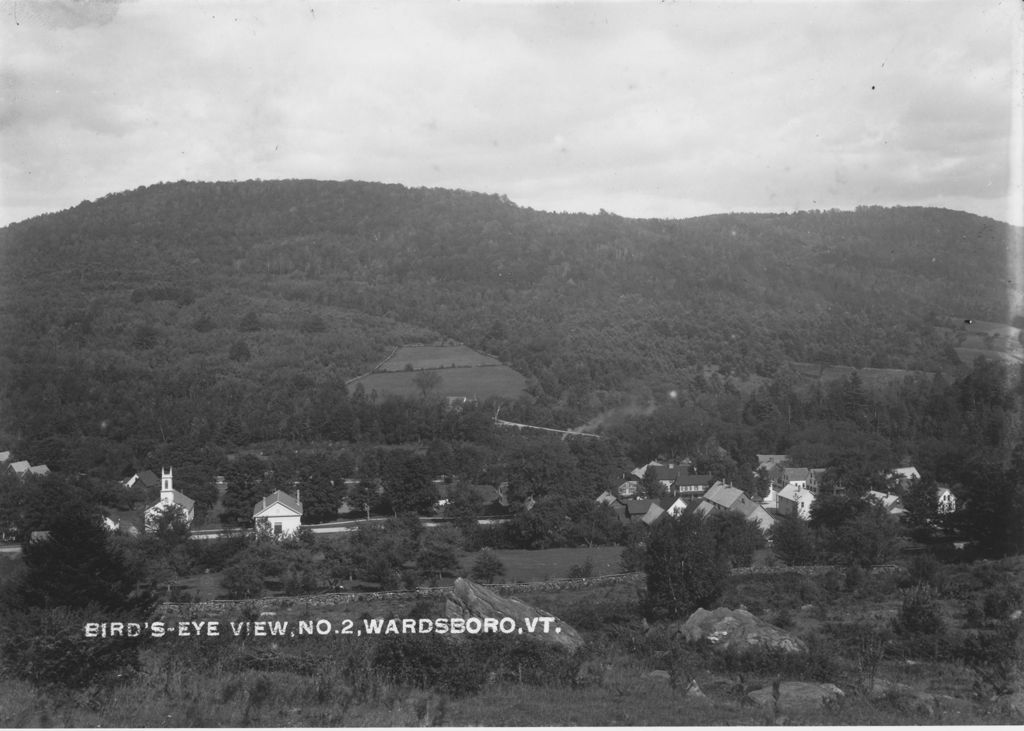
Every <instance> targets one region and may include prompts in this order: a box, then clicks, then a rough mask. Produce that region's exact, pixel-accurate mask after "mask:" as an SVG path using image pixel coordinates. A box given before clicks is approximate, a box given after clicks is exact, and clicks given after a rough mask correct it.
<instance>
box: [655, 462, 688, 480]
mask: <svg viewBox="0 0 1024 731" xmlns="http://www.w3.org/2000/svg"><path fill="white" fill-rule="evenodd" d="M647 471H648V472H651V473H652V474H653V475H654V479H656V480H657V481H658V482H672V481H673V480H677V479H679V478H680V477H683V476H685V475H686V474H688V473H689V469H688V468H686V467H683V466H681V465H675V464H673V465H667V464H659V465H651V466H649V467H648V468H647ZM644 476H645V477H646V475H644Z"/></svg>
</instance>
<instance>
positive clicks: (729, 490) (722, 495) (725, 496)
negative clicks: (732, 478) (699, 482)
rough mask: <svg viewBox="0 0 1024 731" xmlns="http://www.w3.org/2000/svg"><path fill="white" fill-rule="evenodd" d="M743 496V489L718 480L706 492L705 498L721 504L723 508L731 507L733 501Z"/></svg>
mask: <svg viewBox="0 0 1024 731" xmlns="http://www.w3.org/2000/svg"><path fill="white" fill-rule="evenodd" d="M742 496H743V491H742V490H740V489H738V488H735V487H732V486H731V485H726V484H725V483H724V482H716V483H715V484H714V485H712V486H711V489H709V490H708V491H707V492H706V493H704V496H703V498H702V499H703V500H707V501H708V502H711V503H714V504H715V505H720V506H722V507H723V508H731V507H732V505H733V503H735V502H736V501H737V500H739V499H740V498H741V497H742Z"/></svg>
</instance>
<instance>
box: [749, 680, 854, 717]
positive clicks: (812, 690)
mask: <svg viewBox="0 0 1024 731" xmlns="http://www.w3.org/2000/svg"><path fill="white" fill-rule="evenodd" d="M776 694H777V695H778V697H777V698H776ZM747 697H748V698H750V700H752V701H754V703H756V704H757V705H759V706H762V707H764V708H772V707H774V710H775V712H776V713H785V714H788V715H793V714H797V713H817V712H819V711H821V710H822V709H824V708H826V707H827V706H828V705H829V704H830V703H834V702H835V701H837V700H839V699H840V698H842V697H843V691H841V690H840V689H839V688H838V687H837V686H835V685H833V684H832V683H802V682H797V681H787V682H784V683H779V684H778V690H777V691H776V689H775V688H774V687H773V686H770V685H769V686H768V687H765V688H761V689H760V690H755V691H752V692H750V693H748V694H747Z"/></svg>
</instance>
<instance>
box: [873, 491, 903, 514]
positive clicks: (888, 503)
mask: <svg viewBox="0 0 1024 731" xmlns="http://www.w3.org/2000/svg"><path fill="white" fill-rule="evenodd" d="M868 497H870V498H871V499H872V500H874V501H875V502H877V503H880V504H881V505H882V507H883V508H885V509H886V510H890V509H892V507H893V506H894V505H896V503H898V502H899V501H900V496H899V495H890V494H889V493H885V492H878V491H877V490H869V491H868Z"/></svg>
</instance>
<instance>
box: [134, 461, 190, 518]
mask: <svg viewBox="0 0 1024 731" xmlns="http://www.w3.org/2000/svg"><path fill="white" fill-rule="evenodd" d="M168 505H177V506H179V507H180V508H181V509H182V511H183V512H184V514H185V522H186V523H188V524H189V525H191V524H192V521H193V520H194V519H195V517H196V501H195V500H193V499H192V498H190V497H189V496H188V495H185V494H183V493H180V492H178V491H177V490H175V489H174V475H173V474H172V468H170V467H162V468H160V502H158V503H155V504H153V505H151V506H149V507H148V508H146V514H145V515H146V518H145V520H146V530H147V531H149V532H152V531H154V530H156V525H157V522H158V521H159V520H160V515H161V514H162V513H163V511H164V510H166V509H167V506H168Z"/></svg>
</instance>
